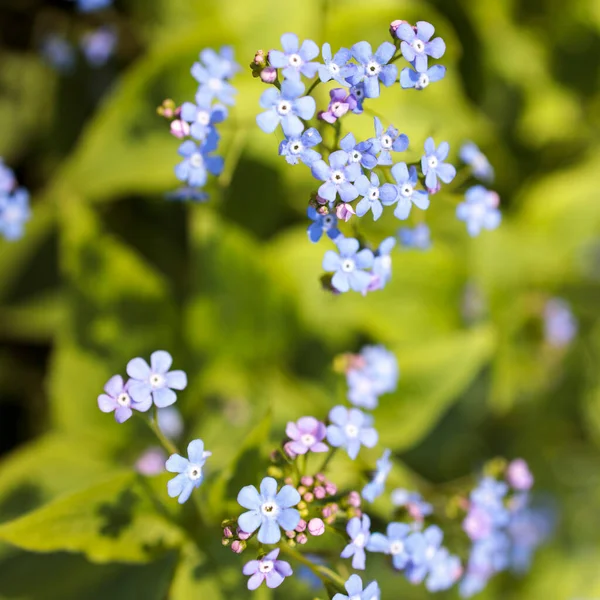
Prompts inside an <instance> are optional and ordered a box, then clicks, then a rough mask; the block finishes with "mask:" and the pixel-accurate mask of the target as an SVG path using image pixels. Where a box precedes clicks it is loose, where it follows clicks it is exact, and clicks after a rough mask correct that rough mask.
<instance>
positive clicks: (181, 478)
mask: <svg viewBox="0 0 600 600" xmlns="http://www.w3.org/2000/svg"><path fill="white" fill-rule="evenodd" d="M189 481H190V480H189V479H188V478H187V476H186V475H183V474H181V475H177V477H173V479H171V480H169V481H168V482H167V493H168V494H169V497H170V498H175V497H176V496H179V494H181V492H182V491H183V488H184V486H185V484H186V483H189Z"/></svg>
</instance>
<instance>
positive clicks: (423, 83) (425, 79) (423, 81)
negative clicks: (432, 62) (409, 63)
mask: <svg viewBox="0 0 600 600" xmlns="http://www.w3.org/2000/svg"><path fill="white" fill-rule="evenodd" d="M428 85H429V75H427V73H421V75H420V76H419V81H418V82H417V85H416V86H415V87H416V88H417V89H419V90H422V89H423V88H426V87H427V86H428Z"/></svg>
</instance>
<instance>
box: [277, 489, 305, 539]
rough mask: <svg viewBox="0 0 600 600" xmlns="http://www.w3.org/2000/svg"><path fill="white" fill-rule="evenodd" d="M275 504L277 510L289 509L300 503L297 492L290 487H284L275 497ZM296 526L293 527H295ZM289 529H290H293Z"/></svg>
mask: <svg viewBox="0 0 600 600" xmlns="http://www.w3.org/2000/svg"><path fill="white" fill-rule="evenodd" d="M275 502H276V503H277V506H279V508H290V507H292V506H296V504H298V502H300V494H299V493H298V490H297V489H296V488H294V487H292V486H291V485H284V486H283V487H282V488H281V489H280V490H279V493H278V494H277V495H276V496H275ZM295 526H296V525H294V527H295ZM294 527H291V529H294Z"/></svg>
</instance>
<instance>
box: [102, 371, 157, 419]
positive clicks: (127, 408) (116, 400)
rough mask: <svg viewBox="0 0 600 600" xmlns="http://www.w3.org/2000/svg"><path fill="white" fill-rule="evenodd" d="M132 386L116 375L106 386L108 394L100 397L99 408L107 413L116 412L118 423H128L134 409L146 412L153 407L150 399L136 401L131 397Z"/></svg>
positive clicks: (129, 382) (105, 389)
mask: <svg viewBox="0 0 600 600" xmlns="http://www.w3.org/2000/svg"><path fill="white" fill-rule="evenodd" d="M130 385H131V381H128V382H127V383H125V382H124V381H123V378H122V377H121V376H120V375H115V376H114V377H111V378H110V379H109V380H108V382H107V383H106V385H105V386H104V391H105V392H106V393H104V394H100V396H98V408H100V410H101V411H102V412H105V413H109V412H114V413H115V421H116V422H117V423H123V422H125V421H127V419H129V418H130V417H131V415H132V414H133V411H132V409H135V410H138V411H140V412H146V411H147V410H148V409H149V408H150V407H151V406H152V400H151V399H150V398H149V397H148V398H140V400H139V401H137V400H136V399H134V398H133V397H132V396H131V395H130V389H129V388H130Z"/></svg>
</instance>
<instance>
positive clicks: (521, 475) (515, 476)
mask: <svg viewBox="0 0 600 600" xmlns="http://www.w3.org/2000/svg"><path fill="white" fill-rule="evenodd" d="M506 480H507V481H508V483H509V484H510V485H511V486H512V487H513V488H514V489H515V490H520V491H526V490H529V489H531V486H532V485H533V475H532V474H531V471H530V470H529V467H528V465H527V463H526V462H525V461H524V460H523V459H522V458H517V459H515V460H513V461H512V462H511V463H510V464H509V465H508V467H507V469H506Z"/></svg>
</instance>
